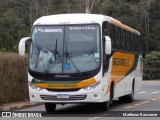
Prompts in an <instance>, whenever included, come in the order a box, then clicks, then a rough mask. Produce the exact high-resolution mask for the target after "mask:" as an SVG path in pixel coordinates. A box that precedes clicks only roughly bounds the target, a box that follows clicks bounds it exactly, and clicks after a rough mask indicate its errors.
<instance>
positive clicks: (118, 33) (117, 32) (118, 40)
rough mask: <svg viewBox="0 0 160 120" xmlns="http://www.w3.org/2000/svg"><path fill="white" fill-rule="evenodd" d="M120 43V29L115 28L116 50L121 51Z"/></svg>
mask: <svg viewBox="0 0 160 120" xmlns="http://www.w3.org/2000/svg"><path fill="white" fill-rule="evenodd" d="M121 41H122V38H121V29H120V28H119V27H116V43H117V44H116V45H117V49H119V50H120V49H121V47H122V46H121Z"/></svg>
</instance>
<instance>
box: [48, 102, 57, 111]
mask: <svg viewBox="0 0 160 120" xmlns="http://www.w3.org/2000/svg"><path fill="white" fill-rule="evenodd" d="M45 109H46V111H47V112H55V110H56V104H54V103H45Z"/></svg>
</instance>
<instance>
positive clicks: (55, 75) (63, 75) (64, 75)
mask: <svg viewBox="0 0 160 120" xmlns="http://www.w3.org/2000/svg"><path fill="white" fill-rule="evenodd" d="M55 77H71V76H69V75H55Z"/></svg>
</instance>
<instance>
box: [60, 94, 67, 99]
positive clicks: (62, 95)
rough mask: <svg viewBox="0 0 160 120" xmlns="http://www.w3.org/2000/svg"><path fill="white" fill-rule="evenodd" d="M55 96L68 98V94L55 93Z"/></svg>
mask: <svg viewBox="0 0 160 120" xmlns="http://www.w3.org/2000/svg"><path fill="white" fill-rule="evenodd" d="M57 98H61V99H66V98H69V95H68V94H57Z"/></svg>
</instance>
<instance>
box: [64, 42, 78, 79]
mask: <svg viewBox="0 0 160 120" xmlns="http://www.w3.org/2000/svg"><path fill="white" fill-rule="evenodd" d="M65 55H66V62H67V58H68V59H69V60H70V62H71V63H72V65H73V67H74V68H75V69H76V71H77V73H78V74H79V76H81V72H80V71H79V69H78V67H77V66H76V64H75V63H74V61H73V60H72V58H71V56H70V55H69V54H68V51H67V43H66V52H65Z"/></svg>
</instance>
